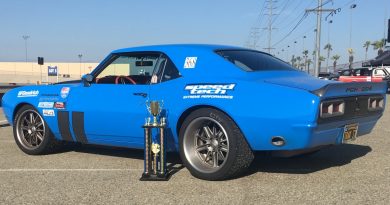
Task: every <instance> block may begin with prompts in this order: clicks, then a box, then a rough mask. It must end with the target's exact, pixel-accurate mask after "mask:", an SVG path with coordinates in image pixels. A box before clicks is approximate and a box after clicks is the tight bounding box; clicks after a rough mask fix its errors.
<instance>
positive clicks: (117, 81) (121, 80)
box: [115, 75, 137, 85]
mask: <svg viewBox="0 0 390 205" xmlns="http://www.w3.org/2000/svg"><path fill="white" fill-rule="evenodd" d="M126 81H128V82H130V83H131V84H133V85H136V84H137V83H136V82H135V81H134V80H133V79H132V78H131V77H130V76H124V75H120V76H117V77H116V78H115V84H128V83H126Z"/></svg>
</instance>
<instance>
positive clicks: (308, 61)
mask: <svg viewBox="0 0 390 205" xmlns="http://www.w3.org/2000/svg"><path fill="white" fill-rule="evenodd" d="M306 63H307V73H310V64H311V63H312V61H311V59H307V62H306Z"/></svg>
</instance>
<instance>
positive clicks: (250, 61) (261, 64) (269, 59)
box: [216, 50, 295, 72]
mask: <svg viewBox="0 0 390 205" xmlns="http://www.w3.org/2000/svg"><path fill="white" fill-rule="evenodd" d="M216 53H217V54H218V55H220V56H222V57H223V58H225V59H226V60H228V61H230V62H231V63H233V64H235V65H236V66H237V67H239V68H241V69H242V70H244V71H249V72H251V71H263V70H264V71H265V70H288V71H292V70H295V69H294V68H293V67H292V66H291V65H289V64H287V63H285V62H283V61H281V60H279V59H277V58H275V57H273V56H270V55H268V54H265V53H261V52H257V51H251V50H219V51H217V52H216Z"/></svg>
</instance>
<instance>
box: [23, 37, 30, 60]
mask: <svg viewBox="0 0 390 205" xmlns="http://www.w3.org/2000/svg"><path fill="white" fill-rule="evenodd" d="M22 38H23V39H24V48H25V51H26V63H27V39H29V38H30V36H28V35H23V36H22Z"/></svg>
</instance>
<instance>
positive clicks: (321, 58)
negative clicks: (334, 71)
mask: <svg viewBox="0 0 390 205" xmlns="http://www.w3.org/2000/svg"><path fill="white" fill-rule="evenodd" d="M322 61H325V57H324V56H320V58H319V59H318V64H319V67H320V70H321V62H322Z"/></svg>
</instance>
